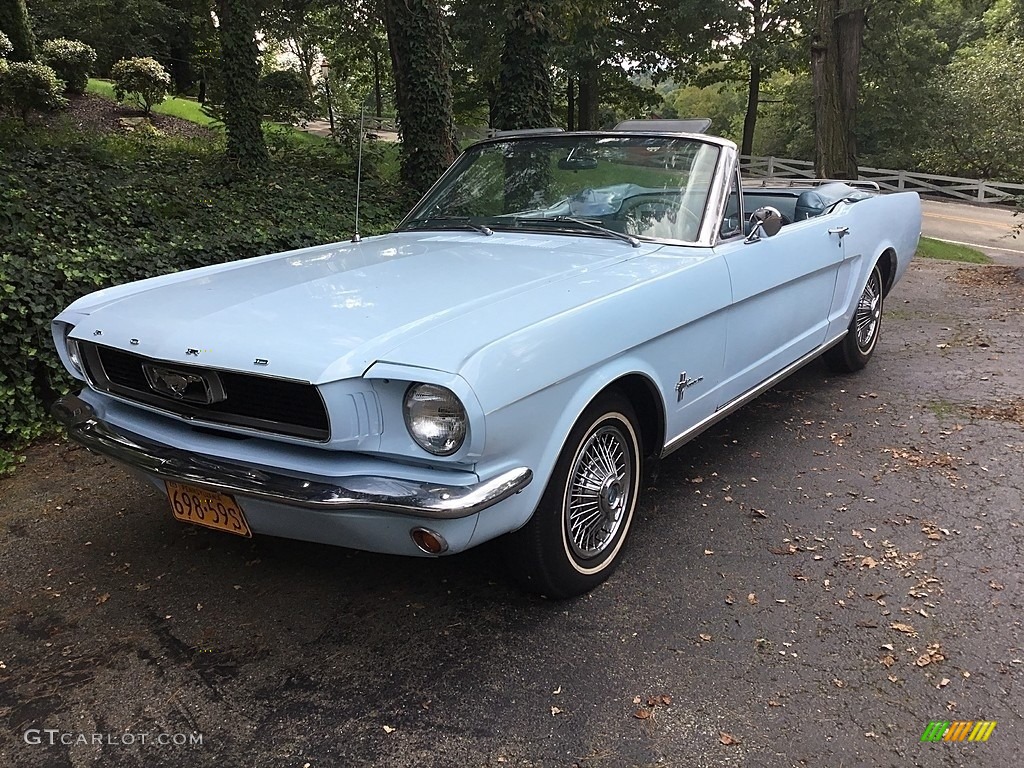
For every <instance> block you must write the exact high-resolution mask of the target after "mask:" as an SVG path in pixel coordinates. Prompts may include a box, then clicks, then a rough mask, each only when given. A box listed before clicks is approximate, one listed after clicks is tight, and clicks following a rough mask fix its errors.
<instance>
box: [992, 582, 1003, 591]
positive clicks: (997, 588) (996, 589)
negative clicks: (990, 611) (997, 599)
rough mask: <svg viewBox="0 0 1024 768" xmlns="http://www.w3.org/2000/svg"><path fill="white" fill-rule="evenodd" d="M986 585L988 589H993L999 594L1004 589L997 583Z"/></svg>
mask: <svg viewBox="0 0 1024 768" xmlns="http://www.w3.org/2000/svg"><path fill="white" fill-rule="evenodd" d="M988 585H989V587H991V588H992V589H994V590H995V591H996V592H1000V591H1002V590H1003V589H1005V587H1004V586H1003V585H1002V584H1000V583H999V582H998V581H990V582H989V583H988Z"/></svg>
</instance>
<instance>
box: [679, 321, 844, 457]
mask: <svg viewBox="0 0 1024 768" xmlns="http://www.w3.org/2000/svg"><path fill="white" fill-rule="evenodd" d="M847 333H848V331H846V330H844V331H843V332H842V333H841V334H839V335H838V336H836V337H835V338H834V339H832V340H831V341H826V342H825V343H824V344H822V345H821V346H820V347H817V348H815V349H813V350H811V351H810V352H808V353H807V354H806V355H804V356H803V357H801V358H800V359H799V360H797V361H796V362H794V363H790V364H789V365H787V366H786V367H785V368H783V369H782V370H781V371H779V372H778V373H776V374H774V375H772V376H770V377H768V378H767V379H765V380H764V381H762V382H761V383H760V384H758V385H757V386H756V387H754V388H753V389H751V390H749V391H747V392H745V393H743V394H742V395H740V396H739V397H737V398H736V399H734V400H732V401H731V402H730V403H728V404H726V405H723V406H722V407H721V408H719V409H718V410H717V411H715V412H714V413H712V414H711V415H710V416H708V417H707V418H706V419H704V420H703V421H699V422H697V423H696V424H694V425H693V426H692V427H690V428H689V429H687V430H686V431H685V432H683V433H682V434H681V435H679V436H678V437H674V438H672V439H671V440H670V441H668V442H667V443H665V447H664V448H662V449H661V458H665V457H666V456H668V455H669V454H670V453H672V452H673V451H675V450H678V449H679V448H682V447H683V446H684V445H685V444H686V443H688V442H689V441H690V440H692V439H693V438H695V437H697V435H699V434H700V433H701V432H703V431H705V430H706V429H710V428H711V427H713V426H714V425H715V424H717V423H718V422H720V421H721V420H722V419H724V418H725V417H726V416H728V415H730V414H731V413H733V412H734V411H736V410H738V409H739V408H741V407H743V406H744V405H746V404H747V403H749V402H750V401H751V400H753V399H754V398H755V397H757V396H758V395H761V394H763V393H765V392H767V391H768V390H769V389H771V388H772V387H774V386H775V385H776V384H778V383H779V382H780V381H782V380H783V379H784V378H786V377H787V376H789V375H790V374H791V373H795V372H796V371H797V370H799V369H800V368H803V367H804V366H805V365H807V363H809V362H811V360H813V359H814V358H816V357H819V356H820V355H823V354H824V353H825V352H828V350H830V349H832V347H834V346H835V345H836V344H838V343H839V342H841V341H842V340H843V339H844V338H846V334H847Z"/></svg>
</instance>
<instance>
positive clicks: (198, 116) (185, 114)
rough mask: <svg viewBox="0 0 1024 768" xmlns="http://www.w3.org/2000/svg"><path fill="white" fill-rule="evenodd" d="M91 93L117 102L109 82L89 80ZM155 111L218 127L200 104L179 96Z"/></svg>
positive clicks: (158, 106)
mask: <svg viewBox="0 0 1024 768" xmlns="http://www.w3.org/2000/svg"><path fill="white" fill-rule="evenodd" d="M86 90H87V91H88V92H89V93H94V94H96V95H97V96H102V97H103V98H104V99H108V100H110V101H116V99H115V98H114V84H113V83H111V82H110V81H109V80H96V79H94V78H89V85H88V87H87V89H86ZM153 111H154V112H156V113H158V114H161V115H169V116H170V117H177V118H179V119H181V120H188V121H189V122H190V123H196V124H198V125H205V126H206V127H208V128H211V127H216V126H215V124H216V123H217V121H216V120H215V119H214V118H212V117H210V116H209V115H207V114H206V113H205V112H203V108H202V107H201V106H200V105H199V102H197V101H193V100H192V99H182V98H178V97H177V96H174V97H171V98H169V99H167V100H166V101H164V102H161V103H160V104H157V105H155V106H154V107H153Z"/></svg>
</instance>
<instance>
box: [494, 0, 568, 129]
mask: <svg viewBox="0 0 1024 768" xmlns="http://www.w3.org/2000/svg"><path fill="white" fill-rule="evenodd" d="M545 5H546V3H545V2H544V1H543V0H518V2H517V4H516V5H515V6H514V7H512V8H510V9H508V11H507V15H508V17H509V20H508V24H507V26H506V28H505V39H504V44H503V45H502V49H501V74H500V75H499V79H498V108H497V123H496V124H495V126H494V127H495V128H498V129H499V130H506V131H507V130H514V129H519V128H550V127H551V126H552V124H553V123H554V119H553V118H552V116H551V75H550V71H549V69H548V63H547V59H548V46H549V42H550V36H549V34H548V30H547V28H546V26H545V25H546V24H547V22H546V21H545V18H546V10H547V9H546V8H545Z"/></svg>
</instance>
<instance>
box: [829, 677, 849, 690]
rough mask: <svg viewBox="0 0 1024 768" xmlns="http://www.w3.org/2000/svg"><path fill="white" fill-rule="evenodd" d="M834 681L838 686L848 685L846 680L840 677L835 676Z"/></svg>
mask: <svg viewBox="0 0 1024 768" xmlns="http://www.w3.org/2000/svg"><path fill="white" fill-rule="evenodd" d="M832 682H833V683H834V684H835V686H836V688H845V687H846V682H845V681H844V680H840V679H839V678H838V677H836V678H833V680H832Z"/></svg>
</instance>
